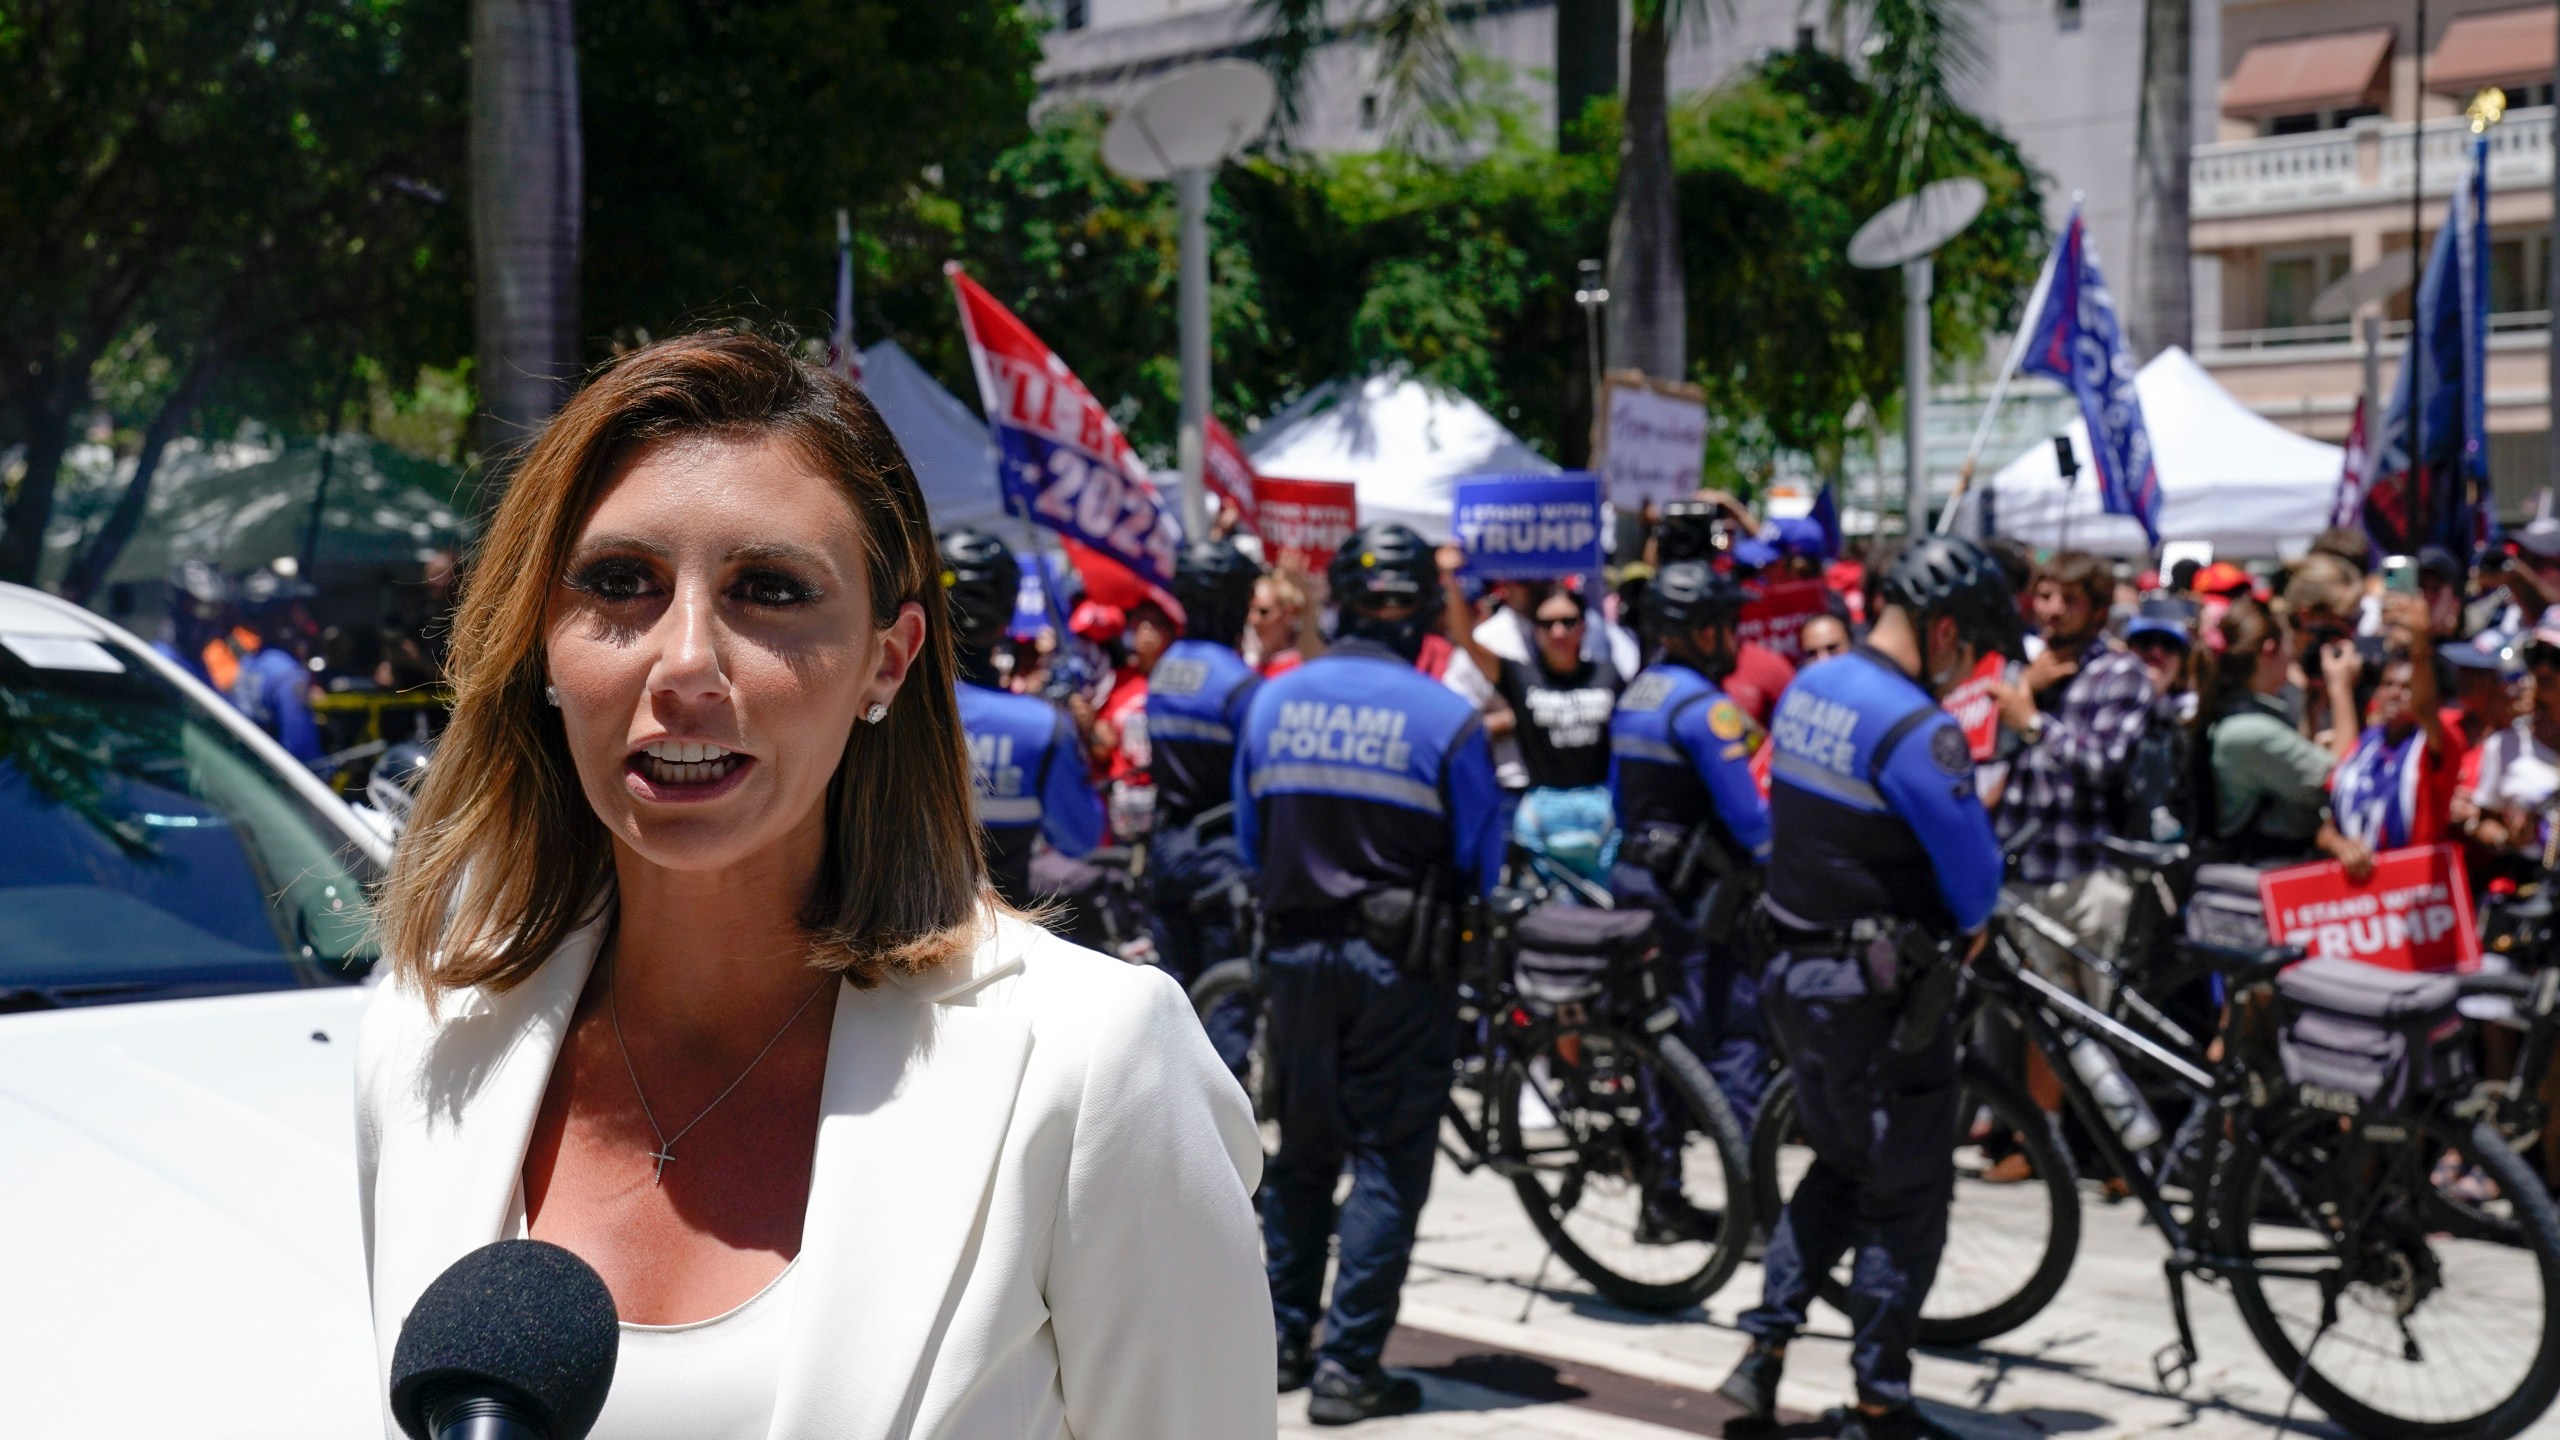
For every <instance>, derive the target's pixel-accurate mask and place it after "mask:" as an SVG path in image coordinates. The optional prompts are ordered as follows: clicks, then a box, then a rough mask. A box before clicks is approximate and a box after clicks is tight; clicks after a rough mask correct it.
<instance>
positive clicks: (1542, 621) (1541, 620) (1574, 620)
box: [1538, 615, 1582, 630]
mask: <svg viewBox="0 0 2560 1440" xmlns="http://www.w3.org/2000/svg"><path fill="white" fill-rule="evenodd" d="M1538 628H1539V629H1541V630H1579V629H1581V628H1582V617H1581V616H1579V615H1568V616H1565V617H1564V618H1562V619H1558V618H1555V617H1553V616H1547V615H1541V616H1539V617H1538Z"/></svg>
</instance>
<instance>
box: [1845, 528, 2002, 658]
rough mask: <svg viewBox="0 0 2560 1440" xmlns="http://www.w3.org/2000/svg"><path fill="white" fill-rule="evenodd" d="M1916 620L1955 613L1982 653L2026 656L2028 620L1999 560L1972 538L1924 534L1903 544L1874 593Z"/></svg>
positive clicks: (1963, 631)
mask: <svg viewBox="0 0 2560 1440" xmlns="http://www.w3.org/2000/svg"><path fill="white" fill-rule="evenodd" d="M1878 593H1879V595H1880V596H1881V598H1882V599H1883V600H1884V602H1885V603H1886V604H1888V605H1898V606H1901V607H1902V608H1903V609H1905V610H1908V611H1910V612H1911V615H1912V618H1913V619H1915V620H1922V621H1926V620H1929V619H1932V618H1934V617H1936V616H1939V615H1949V616H1953V617H1954V618H1955V622H1956V628H1957V631H1958V633H1960V634H1962V635H1963V636H1964V638H1965V639H1967V640H1969V641H1971V642H1973V645H1974V647H1975V648H1976V649H1978V650H1981V651H1983V652H1985V653H1993V652H1996V653H1998V654H2001V655H2005V656H2007V657H2009V658H2010V659H2012V660H2024V659H2026V658H2027V645H2026V636H2027V627H2026V622H2025V621H2024V620H2023V619H2022V618H2021V617H2020V616H2019V614H2018V599H2017V595H2016V592H2014V591H2012V590H2011V589H2010V588H2009V577H2008V576H2007V575H2006V574H2004V573H2002V571H2001V569H2000V561H1999V559H1998V557H1996V556H1994V555H1993V554H1992V553H1991V552H1990V551H1989V550H1986V549H1984V548H1983V547H1982V546H1980V545H1977V544H1975V543H1974V542H1973V541H1971V540H1966V539H1962V538H1960V537H1957V536H1953V535H1923V536H1921V537H1920V538H1919V539H1918V540H1915V541H1913V542H1912V543H1910V544H1909V545H1906V546H1904V547H1903V548H1902V553H1901V554H1900V555H1897V556H1895V557H1894V561H1893V568H1892V569H1891V570H1888V571H1886V572H1885V577H1884V586H1883V588H1882V589H1881V590H1880V591H1879V592H1878Z"/></svg>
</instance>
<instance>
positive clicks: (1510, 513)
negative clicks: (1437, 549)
mask: <svg viewBox="0 0 2560 1440" xmlns="http://www.w3.org/2000/svg"><path fill="white" fill-rule="evenodd" d="M1600 521H1601V516H1600V477H1598V476H1596V475H1591V474H1587V473H1584V472H1580V471H1569V472H1567V473H1565V474H1562V475H1487V476H1482V477H1480V478H1476V479H1469V480H1461V481H1459V482H1458V488H1457V495H1456V498H1455V501H1454V503H1453V504H1452V506H1451V507H1450V515H1449V533H1450V535H1451V536H1452V537H1453V538H1455V539H1456V541H1457V542H1458V545H1459V547H1460V548H1461V549H1463V550H1465V551H1466V552H1467V573H1468V574H1470V575H1477V576H1482V577H1483V578H1485V579H1488V580H1552V579H1555V578H1557V577H1558V576H1563V575H1583V574H1588V573H1590V572H1591V571H1594V570H1597V569H1599V568H1600V541H1601V535H1602V530H1603V527H1602V525H1601V523H1600Z"/></svg>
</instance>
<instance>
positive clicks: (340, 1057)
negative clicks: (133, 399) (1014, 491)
mask: <svg viewBox="0 0 2560 1440" xmlns="http://www.w3.org/2000/svg"><path fill="white" fill-rule="evenodd" d="M387 860H388V851H387V848H386V847H385V846H384V844H383V842H382V840H381V838H380V837H379V835H378V833H377V832H376V831H375V830H374V829H373V828H372V827H370V826H368V825H366V824H364V823H363V822H361V821H359V820H358V819H357V818H356V816H355V815H354V814H353V813H352V812H351V811H350V810H349V809H348V808H347V807H346V806H345V805H344V804H342V803H340V802H339V801H338V799H337V798H336V797H335V796H333V795H331V794H330V793H329V791H328V789H327V788H326V787H325V786H323V785H321V784H320V783H319V782H318V781H317V780H316V779H314V778H313V777H312V776H311V774H310V773H309V772H308V771H306V770H304V769H303V768H302V766H300V765H299V764H297V763H295V761H294V760H293V758H292V757H291V756H289V755H287V754H286V753H285V751H284V749H283V748H282V747H281V746H279V745H277V744H276V743H275V742H273V741H272V740H270V739H268V738H267V737H266V736H265V735H263V734H261V733H260V732H259V731H258V730H257V729H256V728H255V727H254V726H252V725H250V724H249V723H248V722H247V721H245V720H244V719H242V718H241V717H240V716H239V715H238V714H237V713H236V712H234V711H233V710H232V709H231V707H230V706H229V705H227V704H225V703H223V701H222V700H221V699H220V697H218V696H216V695H215V694H214V693H213V692H212V691H211V690H209V689H207V688H206V687H205V686H204V685H202V684H201V683H199V682H197V681H196V680H194V679H193V678H191V677H189V676H188V675H187V674H186V673H185V672H184V671H183V670H181V669H180V668H179V667H178V666H176V665H174V664H172V663H170V662H169V661H168V660H166V659H164V658H162V657H161V656H160V655H158V654H156V653H154V652H153V651H152V650H151V649H150V647H148V646H146V645H144V644H143V643H141V642H140V641H138V640H136V639H135V638H134V637H133V636H131V635H129V634H127V633H126V632H124V631H123V630H121V629H118V628H117V627H116V626H114V625H112V624H109V623H108V622H106V621H104V620H101V619H99V618H98V617H97V616H95V615H92V614H90V613H88V612H87V611H84V610H81V609H79V608H77V607H75V606H72V605H70V604H67V603H65V602H63V601H60V600H57V599H54V598H53V597H51V596H47V595H44V594H40V593H38V592H36V591H32V590H26V589H21V588H19V587H16V586H11V585H0V1236H5V1237H6V1240H5V1241H0V1435H10V1436H28V1437H39V1436H47V1437H49V1436H74V1435H77V1436H84V1437H128V1436H130V1437H137V1440H138V1437H145V1436H149V1437H155V1440H156V1437H163V1436H171V1435H182V1434H183V1435H239V1436H244V1437H245V1436H250V1435H259V1436H277V1435H281V1436H309V1437H313V1440H320V1437H329V1440H345V1437H349V1436H361V1435H370V1434H378V1433H380V1426H381V1424H382V1413H383V1412H382V1402H381V1400H380V1398H379V1397H378V1396H377V1394H376V1393H375V1390H376V1382H375V1379H374V1373H375V1372H374V1348H373V1335H372V1321H371V1318H370V1311H369V1308H368V1306H367V1304H366V1297H365V1277H364V1256H363V1247H362V1242H361V1238H360V1235H359V1233H358V1226H357V1219H356V1203H355V1135H354V1101H353V1095H354V1067H353V1055H352V1052H353V1049H354V1044H355V1030H356V1020H357V1016H358V1014H359V1013H360V1012H361V1010H362V1009H363V1006H364V1003H365V998H366V994H367V987H365V986H364V985H363V984H362V981H363V979H364V977H365V972H366V971H367V970H368V969H369V968H370V962H371V955H370V952H369V950H368V949H367V948H366V946H367V944H368V941H367V936H366V932H365V927H364V918H363V917H364V903H365V895H366V887H367V886H368V885H369V884H371V883H372V882H373V881H374V880H376V879H377V878H378V877H379V875H380V874H381V870H382V866H383V865H384V864H385V863H386V862H387Z"/></svg>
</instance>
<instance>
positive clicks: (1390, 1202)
mask: <svg viewBox="0 0 2560 1440" xmlns="http://www.w3.org/2000/svg"><path fill="white" fill-rule="evenodd" d="M1327 578H1328V580H1329V581H1330V582H1331V587H1332V592H1333V599H1334V601H1335V603H1336V604H1337V605H1338V606H1339V607H1340V613H1341V621H1340V626H1339V635H1338V639H1337V640H1336V642H1335V644H1334V646H1333V648H1332V649H1330V650H1328V651H1326V652H1325V654H1324V655H1323V656H1322V657H1320V658H1318V659H1315V660H1311V661H1309V662H1308V663H1307V664H1305V665H1304V666H1302V667H1300V668H1298V669H1296V670H1293V671H1291V672H1289V673H1288V674H1286V675H1282V676H1280V677H1278V678H1276V679H1273V680H1271V681H1270V682H1269V683H1267V684H1265V685H1264V686H1263V687H1262V688H1261V689H1260V691H1258V692H1257V693H1256V694H1255V695H1254V697H1253V703H1252V705H1251V706H1250V707H1249V708H1248V710H1247V712H1246V716H1245V724H1244V734H1243V739H1242V741H1241V743H1240V744H1239V746H1238V749H1237V753H1236V779H1235V798H1236V832H1237V835H1238V837H1239V838H1240V840H1241V841H1242V842H1243V853H1244V859H1245V862H1246V863H1247V864H1249V865H1253V866H1255V867H1257V869H1258V870H1259V872H1260V873H1259V879H1258V885H1257V893H1258V894H1259V897H1260V899H1261V902H1262V907H1263V914H1264V924H1265V927H1266V936H1267V940H1268V945H1269V949H1268V952H1267V955H1266V962H1265V965H1264V968H1263V978H1264V981H1265V984H1266V986H1267V987H1268V990H1269V993H1270V999H1271V1012H1270V1015H1271V1018H1270V1031H1269V1034H1270V1041H1271V1058H1272V1062H1273V1068H1274V1071H1275V1078H1276V1082H1277V1084H1276V1091H1277V1094H1276V1106H1277V1113H1278V1119H1279V1122H1280V1150H1279V1153H1278V1154H1277V1155H1275V1156H1273V1157H1272V1160H1271V1163H1270V1165H1269V1167H1268V1168H1267V1169H1266V1170H1265V1171H1264V1172H1263V1185H1264V1189H1263V1200H1262V1233H1263V1241H1264V1244H1265V1247H1266V1249H1267V1252H1268V1257H1269V1258H1268V1263H1269V1267H1270V1274H1271V1304H1272V1310H1273V1314H1274V1317H1275V1319H1276V1321H1277V1328H1278V1331H1279V1356H1280V1388H1281V1389H1282V1390H1284V1391H1285V1390H1293V1389H1296V1388H1297V1387H1298V1386H1300V1385H1307V1384H1311V1385H1312V1387H1313V1390H1314V1395H1313V1396H1312V1397H1311V1399H1310V1400H1309V1402H1308V1406H1307V1416H1308V1419H1309V1420H1311V1421H1313V1422H1314V1423H1316V1424H1319V1425H1344V1424H1349V1423H1351V1422H1353V1421H1355V1420H1363V1419H1367V1418H1369V1417H1371V1416H1376V1415H1401V1414H1405V1413H1408V1412H1410V1411H1412V1410H1414V1409H1415V1408H1417V1407H1418V1406H1419V1405H1420V1404H1421V1403H1422V1393H1421V1387H1420V1386H1418V1385H1417V1384H1415V1383H1414V1382H1413V1381H1412V1380H1411V1379H1409V1378H1406V1377H1401V1376H1390V1375H1388V1374H1387V1373H1386V1371H1385V1370H1384V1369H1382V1368H1381V1367H1380V1365H1379V1363H1378V1357H1379V1352H1380V1351H1381V1350H1382V1349H1383V1348H1384V1347H1385V1345H1386V1340H1387V1332H1388V1330H1389V1329H1390V1328H1392V1327H1393V1326H1394V1324H1395V1317H1396V1301H1397V1295H1398V1292H1399V1291H1401V1290H1402V1289H1403V1287H1404V1275H1405V1267H1406V1264H1407V1262H1408V1261H1409V1260H1410V1259H1411V1257H1412V1252H1413V1234H1414V1224H1415V1221H1416V1219H1417V1218H1418V1217H1419V1216H1420V1214H1421V1211H1422V1203H1423V1200H1424V1198H1425V1197H1426V1196H1427V1195H1428V1194H1429V1193H1430V1188H1431V1166H1432V1157H1433V1152H1434V1149H1435V1146H1436V1143H1437V1140H1438V1134H1439V1128H1440V1111H1441V1107H1442V1105H1443V1104H1444V1103H1445V1102H1446V1100H1447V1098H1448V1093H1449V1068H1450V1064H1451V1062H1452V1060H1453V1059H1454V1058H1455V1045H1456V1037H1457V1015H1456V997H1455V995H1454V994H1453V992H1452V991H1451V990H1450V989H1449V988H1448V983H1447V980H1446V979H1445V977H1443V976H1442V975H1439V974H1435V973H1432V968H1431V966H1430V965H1429V964H1428V963H1427V961H1426V963H1422V964H1416V963H1415V962H1416V960H1417V959H1421V958H1424V956H1423V952H1426V951H1428V950H1429V949H1430V948H1431V947H1430V945H1429V944H1428V937H1429V936H1430V935H1431V934H1432V933H1433V932H1434V931H1435V930H1437V929H1438V928H1440V927H1436V926H1429V924H1428V922H1429V919H1430V912H1431V911H1432V910H1433V909H1435V908H1436V906H1437V905H1446V904H1449V903H1451V902H1454V901H1457V900H1460V899H1462V898H1463V897H1464V895H1465V894H1469V893H1476V892H1480V891H1482V890H1484V889H1486V888H1489V887H1490V886H1491V885H1492V884H1493V883H1494V881H1495V879H1496V877H1497V875H1498V873H1499V871H1500V868H1501V864H1502V802H1501V792H1500V791H1499V789H1497V787H1496V785H1495V783H1494V778H1493V759H1492V756H1491V753H1490V752H1489V751H1488V750H1487V749H1486V747H1485V740H1484V734H1483V732H1482V730H1481V729H1480V728H1479V727H1478V723H1477V718H1476V711H1475V707H1474V706H1472V705H1470V704H1469V703H1468V702H1467V701H1466V699H1465V698H1464V697H1462V696H1460V695H1458V694H1457V693H1456V692H1455V691H1452V690H1450V689H1449V688H1448V687H1446V686H1444V685H1442V684H1440V683H1438V682H1437V681H1435V680H1433V679H1431V678H1430V677H1429V676H1427V675H1424V674H1421V673H1420V672H1418V671H1417V670H1415V669H1414V658H1415V656H1416V655H1418V654H1419V653H1420V652H1421V648H1422V637H1423V633H1424V628H1425V626H1426V624H1427V623H1428V617H1429V616H1430V615H1432V614H1434V613H1436V610H1437V607H1436V606H1434V605H1433V604H1432V603H1431V602H1432V600H1433V597H1434V595H1435V593H1436V591H1437V585H1438V578H1439V577H1438V562H1437V560H1436V559H1435V558H1434V556H1433V553H1432V550H1431V548H1430V547H1429V546H1428V545H1426V544H1424V543H1423V540H1422V537H1420V536H1419V535H1416V534H1414V533H1413V531H1411V530H1409V529H1407V528H1405V527H1404V526H1402V525H1395V524H1374V525H1369V526H1365V527H1363V528H1362V529H1361V530H1360V531H1359V532H1358V533H1356V534H1354V535H1353V536H1352V537H1351V539H1350V540H1349V541H1347V542H1345V543H1344V545H1343V546H1342V549H1341V551H1340V552H1339V553H1338V554H1336V555H1335V556H1334V559H1333V563H1332V565H1331V567H1330V568H1329V570H1328V571H1327ZM1416 927H1427V928H1423V929H1422V930H1421V931H1420V933H1421V935H1422V936H1423V937H1424V943H1420V944H1417V943H1416V933H1417V929H1416ZM1450 928H1454V927H1450ZM1346 1162H1347V1163H1348V1164H1349V1166H1350V1168H1351V1195H1350V1198H1349V1199H1348V1200H1347V1201H1345V1202H1344V1203H1343V1205H1342V1206H1341V1209H1340V1215H1339V1220H1338V1222H1337V1218H1336V1212H1335V1206H1334V1200H1333V1196H1334V1184H1335V1181H1336V1180H1337V1179H1338V1178H1339V1177H1340V1175H1341V1172H1342V1169H1343V1166H1344V1164H1345V1163H1346ZM1337 1235H1338V1238H1339V1255H1338V1258H1337V1271H1336V1274H1335V1277H1334V1285H1333V1300H1332V1305H1331V1308H1330V1309H1329V1310H1327V1311H1326V1312H1325V1327H1324V1347H1323V1350H1322V1352H1321V1354H1320V1355H1317V1354H1311V1352H1310V1350H1309V1340H1310V1336H1311V1333H1312V1331H1313V1330H1314V1327H1315V1322H1316V1314H1317V1310H1318V1308H1319V1301H1320V1300H1321V1298H1322V1295H1321V1291H1322V1288H1323V1284H1324V1272H1325V1252H1326V1245H1327V1241H1328V1240H1332V1239H1335V1238H1336V1237H1337Z"/></svg>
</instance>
